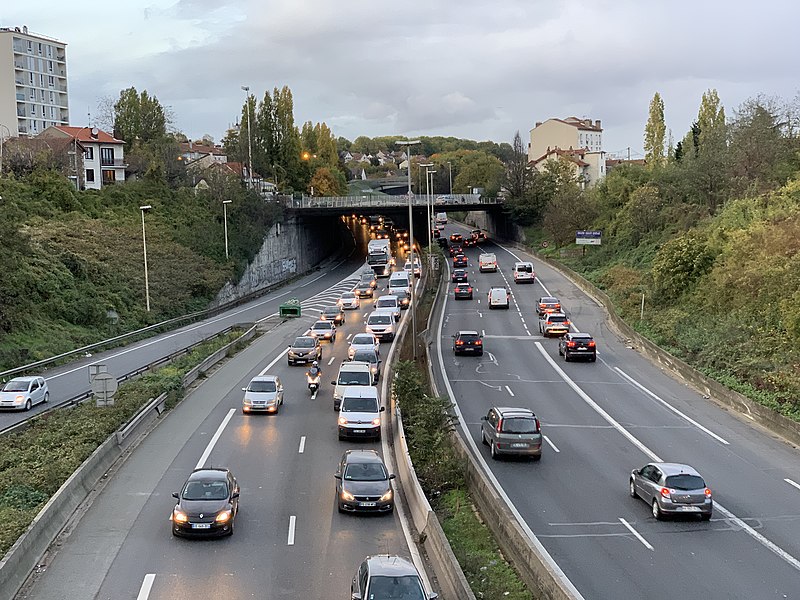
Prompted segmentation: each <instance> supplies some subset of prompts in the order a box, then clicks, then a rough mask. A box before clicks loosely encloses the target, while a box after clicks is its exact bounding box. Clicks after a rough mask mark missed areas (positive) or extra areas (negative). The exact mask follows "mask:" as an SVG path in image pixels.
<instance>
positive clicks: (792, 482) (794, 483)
mask: <svg viewBox="0 0 800 600" xmlns="http://www.w3.org/2000/svg"><path fill="white" fill-rule="evenodd" d="M784 481H785V482H786V483H788V484H789V485H791V486H792V487H796V488H797V489H798V490H800V483H797V482H796V481H792V480H791V479H784Z"/></svg>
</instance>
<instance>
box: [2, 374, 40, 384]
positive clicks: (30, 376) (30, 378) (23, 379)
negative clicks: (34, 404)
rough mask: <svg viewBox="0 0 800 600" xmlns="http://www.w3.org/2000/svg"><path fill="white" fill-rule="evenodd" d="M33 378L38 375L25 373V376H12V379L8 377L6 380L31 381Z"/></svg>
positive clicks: (37, 377) (36, 377)
mask: <svg viewBox="0 0 800 600" xmlns="http://www.w3.org/2000/svg"><path fill="white" fill-rule="evenodd" d="M34 379H39V375H26V376H25V377H14V379H9V380H8V381H9V382H11V381H27V382H31V381H33V380H34Z"/></svg>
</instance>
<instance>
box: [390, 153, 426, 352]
mask: <svg viewBox="0 0 800 600" xmlns="http://www.w3.org/2000/svg"><path fill="white" fill-rule="evenodd" d="M395 143H396V144H397V145H398V146H406V157H407V159H408V235H409V237H410V238H411V243H410V244H409V247H410V248H411V253H410V255H409V260H410V261H411V336H412V337H411V342H412V343H411V348H412V353H413V356H414V360H417V309H416V305H417V302H416V300H415V299H414V288H415V287H416V286H415V283H416V282H415V281H414V215H413V213H412V211H411V202H412V200H411V146H414V145H416V144H419V143H420V141H419V140H408V141H405V142H400V141H398V142H395Z"/></svg>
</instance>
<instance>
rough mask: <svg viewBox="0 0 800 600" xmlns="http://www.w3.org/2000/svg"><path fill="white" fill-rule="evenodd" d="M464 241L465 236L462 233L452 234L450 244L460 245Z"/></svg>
mask: <svg viewBox="0 0 800 600" xmlns="http://www.w3.org/2000/svg"><path fill="white" fill-rule="evenodd" d="M463 241H464V236H462V235H461V234H460V233H451V234H450V243H451V244H460V243H461V242H463Z"/></svg>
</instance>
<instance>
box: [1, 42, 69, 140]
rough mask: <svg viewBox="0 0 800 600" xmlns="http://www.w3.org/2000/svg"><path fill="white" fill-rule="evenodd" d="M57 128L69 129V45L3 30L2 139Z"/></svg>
mask: <svg viewBox="0 0 800 600" xmlns="http://www.w3.org/2000/svg"><path fill="white" fill-rule="evenodd" d="M54 125H69V96H68V94H67V53H66V44H64V43H63V42H59V41H58V40H55V39H53V38H49V37H45V36H43V35H38V34H34V33H29V32H28V28H27V27H22V28H20V27H0V135H6V136H8V135H10V136H11V137H17V136H20V135H22V136H33V135H37V134H39V133H41V132H42V131H44V130H45V129H47V128H48V127H51V126H54ZM6 129H8V131H6Z"/></svg>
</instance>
